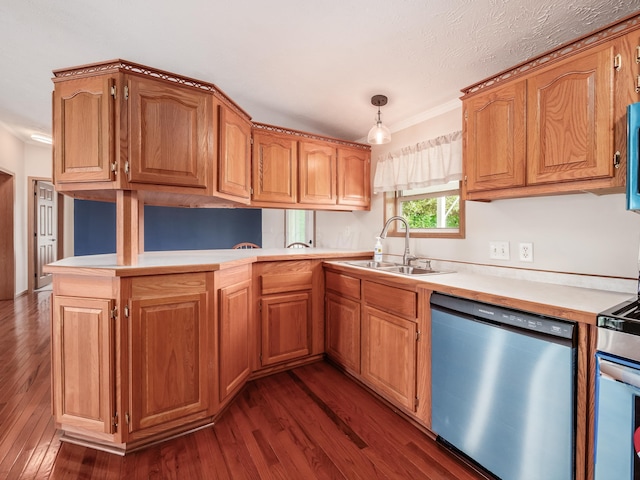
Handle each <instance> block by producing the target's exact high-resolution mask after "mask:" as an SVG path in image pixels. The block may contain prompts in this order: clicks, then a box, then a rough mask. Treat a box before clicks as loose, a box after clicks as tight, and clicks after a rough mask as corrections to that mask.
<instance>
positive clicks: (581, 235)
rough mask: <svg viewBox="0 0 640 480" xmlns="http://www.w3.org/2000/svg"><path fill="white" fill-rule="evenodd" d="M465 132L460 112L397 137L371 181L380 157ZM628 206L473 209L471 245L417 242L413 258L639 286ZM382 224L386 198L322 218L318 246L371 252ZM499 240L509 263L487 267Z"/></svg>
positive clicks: (546, 200) (573, 200) (541, 204)
mask: <svg viewBox="0 0 640 480" xmlns="http://www.w3.org/2000/svg"><path fill="white" fill-rule="evenodd" d="M461 128H462V113H461V108H456V109H454V110H452V111H450V112H447V113H444V114H442V115H440V116H438V117H436V118H433V119H430V120H427V121H424V122H422V123H420V124H418V125H414V126H412V127H409V128H406V129H404V130H402V131H399V132H394V133H393V134H392V141H391V143H389V144H387V145H382V146H376V147H373V148H372V154H371V160H372V162H371V163H372V168H371V175H372V178H373V174H374V172H375V165H376V162H377V160H378V158H379V156H380V155H383V154H384V153H386V152H389V151H396V150H398V149H399V148H402V147H405V146H408V145H411V144H414V143H417V142H420V141H423V140H428V139H431V138H434V137H437V136H439V135H443V134H446V133H450V132H453V131H455V130H460V129H461ZM624 203H625V200H624V194H614V195H604V196H595V195H592V194H588V193H582V194H575V195H558V196H549V197H536V198H523V199H512V200H498V201H493V202H488V203H483V202H467V205H466V207H467V211H466V222H467V224H466V238H465V239H411V242H410V245H411V251H412V253H415V254H417V255H419V256H424V257H429V258H436V259H440V260H452V261H464V262H472V263H477V264H487V265H501V266H513V267H520V268H531V269H536V270H549V271H554V272H569V273H586V274H592V275H599V276H619V277H626V278H636V277H637V275H638V262H637V259H638V248H639V242H640V216H639V215H638V214H635V213H632V212H627V211H626V210H625V206H624ZM383 223H384V219H383V202H382V195H381V194H379V195H374V196H373V198H372V202H371V211H370V212H352V213H351V212H346V213H343V212H339V213H336V212H318V215H317V243H318V246H319V247H327V248H330V247H347V248H364V249H370V250H373V245H374V241H375V237H376V235H378V234H379V232H380V230H382V226H383ZM493 240H500V241H509V242H510V250H511V260H509V261H500V260H491V259H489V242H490V241H493ZM519 242H532V243H533V255H534V261H533V263H524V262H520V261H519V260H518V254H517V252H518V250H517V249H518V243H519ZM403 247H404V239H402V238H387V239H386V240H384V241H383V251H384V252H385V253H394V254H402V251H403Z"/></svg>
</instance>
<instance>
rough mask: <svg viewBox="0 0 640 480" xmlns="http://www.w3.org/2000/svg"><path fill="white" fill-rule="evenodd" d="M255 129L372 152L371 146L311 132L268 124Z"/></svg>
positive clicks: (254, 125)
mask: <svg viewBox="0 0 640 480" xmlns="http://www.w3.org/2000/svg"><path fill="white" fill-rule="evenodd" d="M253 128H254V129H256V130H262V131H265V132H273V133H278V134H281V135H293V136H295V137H297V138H306V139H309V140H320V141H322V142H331V143H335V144H337V145H344V146H347V147H351V148H358V149H360V150H367V151H370V150H371V146H370V145H367V144H364V143H357V142H348V141H346V140H340V139H339V138H333V137H325V136H323V135H317V134H315V133H309V132H303V131H301V130H294V129H292V128H284V127H278V126H275V125H268V124H266V123H256V122H253Z"/></svg>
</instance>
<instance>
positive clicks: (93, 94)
mask: <svg viewBox="0 0 640 480" xmlns="http://www.w3.org/2000/svg"><path fill="white" fill-rule="evenodd" d="M115 85H116V79H115V78H114V77H112V76H100V77H88V78H79V79H75V80H68V81H65V82H59V83H57V84H56V85H55V90H54V92H53V137H54V145H55V148H54V149H53V163H54V175H55V182H56V183H58V182H60V183H66V182H111V181H112V180H114V171H113V170H114V169H113V168H112V165H114V162H115V147H114V145H115V143H114V137H115V124H114V112H115V99H114V95H113V94H112V89H113V91H115Z"/></svg>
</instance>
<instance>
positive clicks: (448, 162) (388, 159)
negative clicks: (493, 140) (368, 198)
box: [373, 131, 462, 193]
mask: <svg viewBox="0 0 640 480" xmlns="http://www.w3.org/2000/svg"><path fill="white" fill-rule="evenodd" d="M454 180H462V132H461V131H458V132H453V133H450V134H448V135H443V136H441V137H437V138H434V139H431V140H426V141H424V142H421V143H418V144H417V145H412V146H409V147H405V148H403V149H402V150H400V151H397V152H392V153H388V154H386V155H384V156H382V157H381V158H380V159H379V160H378V165H377V167H376V173H375V176H374V178H373V193H380V192H392V191H396V190H410V189H414V188H424V187H430V186H432V185H441V184H443V183H447V182H451V181H454Z"/></svg>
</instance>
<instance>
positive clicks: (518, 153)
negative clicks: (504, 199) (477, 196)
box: [463, 81, 526, 192]
mask: <svg viewBox="0 0 640 480" xmlns="http://www.w3.org/2000/svg"><path fill="white" fill-rule="evenodd" d="M463 111H464V117H465V124H466V126H465V137H466V139H465V140H466V141H465V159H466V165H465V166H466V176H467V191H468V192H475V191H483V190H496V189H500V188H510V187H519V186H523V185H524V183H525V153H526V143H525V142H526V132H525V118H526V111H525V82H524V81H521V82H517V83H514V84H511V85H507V86H505V87H503V88H499V89H496V90H495V91H492V92H489V93H486V94H481V95H478V96H476V97H472V98H470V99H469V100H466V101H465V102H464V107H463Z"/></svg>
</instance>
